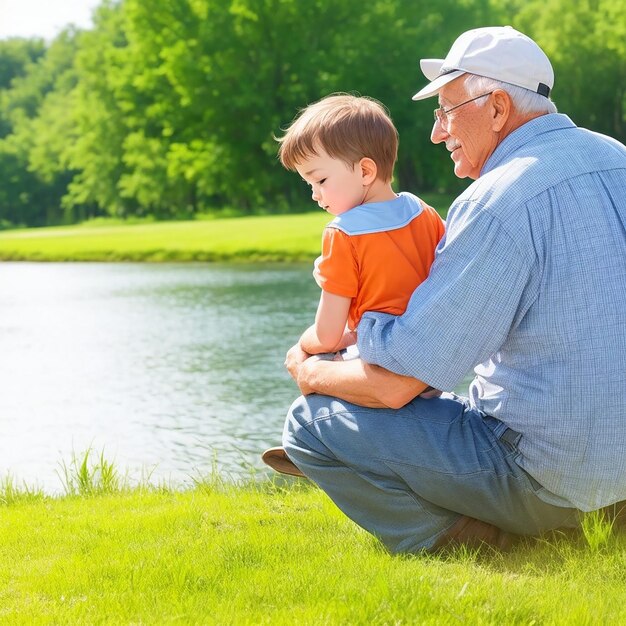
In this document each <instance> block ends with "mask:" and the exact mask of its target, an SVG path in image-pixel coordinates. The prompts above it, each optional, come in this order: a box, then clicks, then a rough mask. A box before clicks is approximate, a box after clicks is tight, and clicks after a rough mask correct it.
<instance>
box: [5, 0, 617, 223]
mask: <svg viewBox="0 0 626 626" xmlns="http://www.w3.org/2000/svg"><path fill="white" fill-rule="evenodd" d="M624 10H625V7H624V0H619V1H618V2H614V1H612V0H586V1H585V2H581V3H576V4H574V5H572V4H571V3H566V2H565V0H541V1H540V0H528V1H524V2H522V0H463V1H461V2H459V1H458V0H440V1H439V2H438V3H434V4H433V3H432V2H431V3H427V2H426V1H425V0H376V1H375V2H367V3H363V2H360V1H357V0H343V1H342V2H340V3H337V2H335V1H334V0H226V1H222V0H103V2H102V4H101V5H100V7H99V8H98V10H97V11H96V14H95V25H94V28H93V29H92V30H90V31H86V32H77V31H74V30H68V31H66V32H64V33H62V34H61V35H60V36H59V37H58V38H57V39H56V40H54V41H53V42H52V44H51V45H49V46H48V47H47V48H46V47H44V44H43V43H42V42H41V41H38V40H33V41H28V40H8V41H5V42H0V169H1V170H2V172H3V178H2V180H1V181H0V224H2V225H3V226H6V225H7V224H15V225H19V224H26V225H42V224H59V223H69V222H75V221H78V220H83V219H85V218H89V217H94V216H99V215H109V216H113V217H121V218H124V217H129V216H138V217H142V216H156V217H157V218H172V217H176V218H180V217H184V216H186V217H191V216H193V215H195V214H198V213H203V212H207V211H210V210H212V209H215V208H217V207H222V206H228V207H232V208H234V209H235V210H237V211H239V212H243V213H245V212H257V211H258V210H260V209H264V208H265V209H271V210H274V211H280V212H287V211H292V210H293V208H294V207H298V208H299V207H300V206H301V205H302V204H303V203H304V202H306V201H307V199H308V198H307V192H306V191H305V188H304V186H303V185H302V184H301V183H300V182H299V180H298V177H297V176H294V175H293V174H292V173H289V172H285V171H283V169H282V168H281V167H280V165H279V163H278V161H277V159H276V142H275V140H274V136H276V135H280V134H281V129H282V128H284V127H286V126H287V125H288V124H289V122H290V121H291V120H292V119H293V117H294V115H295V114H296V113H297V111H298V110H299V109H300V108H302V107H304V106H306V105H307V104H309V103H311V102H313V101H315V100H318V99H319V98H321V97H323V96H325V95H327V94H329V93H332V92H337V91H342V92H356V93H360V94H364V95H368V96H371V97H374V98H377V99H379V100H380V101H382V102H383V103H384V104H385V105H386V106H387V107H388V109H389V111H390V113H391V115H392V117H393V119H394V121H395V123H396V125H397V127H398V129H399V133H400V140H401V141H400V151H399V160H398V166H397V168H396V186H397V188H399V189H407V190H410V191H414V192H417V193H418V194H422V193H424V192H425V191H433V190H437V191H442V190H445V191H447V192H449V193H457V192H458V191H459V190H460V189H461V188H463V187H464V186H465V185H466V184H467V181H459V180H458V179H456V178H455V177H454V175H453V173H452V168H451V167H450V162H449V158H448V155H447V153H446V152H445V150H442V149H441V147H437V146H433V145H432V144H431V143H430V142H429V140H428V137H429V134H430V130H431V123H432V122H431V120H432V117H431V116H432V113H431V109H432V108H433V103H434V101H433V100H429V101H426V102H418V103H414V102H412V101H411V95H412V94H413V93H414V92H415V91H416V90H417V89H418V88H419V87H420V86H421V85H422V84H423V83H424V82H425V81H424V78H423V76H422V75H421V72H420V71H419V64H418V61H419V59H420V58H422V57H435V56H441V55H444V54H445V52H446V51H447V50H448V48H449V46H450V43H451V42H452V41H453V40H454V39H455V38H456V37H457V36H458V34H459V33H461V32H462V31H464V30H466V29H468V28H472V27H477V26H483V25H488V24H502V23H510V24H512V25H513V26H516V27H517V28H519V29H521V30H523V31H525V32H527V33H528V34H529V35H531V36H533V37H535V38H536V39H537V41H538V42H539V43H540V44H541V45H542V46H543V47H544V49H545V50H546V52H547V53H548V55H549V56H550V57H551V59H552V60H553V63H554V66H555V70H556V76H557V78H556V87H555V90H554V97H555V99H556V101H557V104H558V105H559V107H560V110H562V111H563V112H565V113H568V114H570V115H571V117H572V118H573V119H574V121H575V122H577V123H578V124H580V125H582V126H587V127H589V128H591V129H593V130H598V131H600V132H604V133H607V134H609V135H612V136H614V137H616V138H617V139H619V140H621V141H624V140H625V139H626V136H625V134H626V129H625V125H624V122H625V119H626V95H625V89H626V87H625V85H626V43H625V42H626V21H625V20H624V19H623V17H624Z"/></svg>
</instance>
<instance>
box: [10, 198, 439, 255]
mask: <svg viewBox="0 0 626 626" xmlns="http://www.w3.org/2000/svg"><path fill="white" fill-rule="evenodd" d="M424 199H425V200H426V201H427V202H429V203H430V204H432V205H433V206H435V207H437V208H438V209H440V210H441V209H442V208H443V210H444V211H445V209H447V207H448V205H449V200H450V198H448V197H445V196H426V197H425V198H424ZM329 221H330V217H329V216H328V214H326V213H324V212H323V211H315V212H311V213H300V214H295V215H264V216H251V217H236V218H216V219H198V220H189V221H178V222H150V221H143V222H139V223H130V224H120V223H119V220H110V221H107V220H99V221H97V222H95V223H91V224H89V223H87V224H79V225H76V226H58V227H53V228H31V229H18V230H10V231H3V232H0V260H2V261H154V262H158V261H254V262H256V261H310V260H311V259H313V258H315V257H316V256H317V255H318V254H319V249H320V242H321V233H322V229H323V227H324V225H325V224H326V223H328V222H329Z"/></svg>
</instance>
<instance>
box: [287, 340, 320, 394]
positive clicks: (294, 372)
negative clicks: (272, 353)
mask: <svg viewBox="0 0 626 626" xmlns="http://www.w3.org/2000/svg"><path fill="white" fill-rule="evenodd" d="M310 360H312V361H317V360H318V358H317V357H315V356H311V355H310V354H309V353H308V352H305V351H304V350H303V349H302V348H301V346H300V343H297V344H296V345H295V346H293V347H291V348H290V349H289V350H288V351H287V355H286V356H285V367H286V368H287V371H288V372H289V374H290V375H291V377H292V378H293V379H294V380H295V381H296V384H297V385H298V387H299V388H300V391H301V392H302V395H304V396H306V395H308V394H309V393H313V389H311V388H310V387H309V385H308V384H307V383H306V376H304V374H305V371H304V370H305V369H306V367H307V365H306V363H307V361H310Z"/></svg>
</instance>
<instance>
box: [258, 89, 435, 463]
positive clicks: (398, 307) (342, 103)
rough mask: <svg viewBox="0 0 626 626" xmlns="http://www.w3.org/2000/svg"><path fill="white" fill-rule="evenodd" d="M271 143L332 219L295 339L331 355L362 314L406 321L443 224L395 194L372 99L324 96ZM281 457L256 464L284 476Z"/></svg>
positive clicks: (391, 130)
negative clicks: (310, 317) (313, 301)
mask: <svg viewBox="0 0 626 626" xmlns="http://www.w3.org/2000/svg"><path fill="white" fill-rule="evenodd" d="M278 141H279V142H280V148H279V152H278V154H279V157H280V160H281V163H282V164H283V166H284V167H286V168H287V169H289V170H293V171H297V172H298V174H300V176H301V177H302V178H303V179H304V181H305V182H306V183H307V184H308V185H309V186H310V187H311V190H312V197H313V200H314V201H315V202H317V203H318V205H319V206H320V208H322V209H324V210H325V211H328V212H329V213H330V214H331V215H334V216H335V219H333V220H332V221H331V222H330V223H329V224H328V225H327V226H326V228H325V229H324V233H323V238H322V255H321V256H320V257H319V258H318V259H317V261H316V262H315V269H314V272H313V274H314V276H315V279H316V281H317V283H318V285H319V286H320V287H321V289H322V292H321V296H320V301H319V305H318V308H317V314H316V316H315V323H314V324H313V325H312V326H311V327H309V328H308V329H307V330H306V331H305V332H304V333H303V334H302V336H301V337H300V346H301V347H302V349H303V350H304V351H305V352H308V353H309V354H319V353H324V352H335V351H337V350H340V349H342V348H345V347H346V346H348V345H350V344H353V343H355V342H356V335H355V332H354V331H355V329H356V327H357V326H358V323H359V321H360V319H361V316H362V315H363V313H364V312H365V311H380V312H384V313H391V314H393V315H400V314H402V313H404V311H405V309H406V306H407V304H408V301H409V298H410V297H411V294H412V293H413V291H414V290H415V288H416V287H417V286H418V285H419V284H420V283H421V282H422V281H423V280H425V279H426V277H427V276H428V272H429V270H430V266H431V264H432V262H433V260H434V256H435V248H436V246H437V244H438V243H439V240H440V239H441V237H442V235H443V233H444V223H443V221H442V219H441V218H440V217H439V215H438V214H437V212H436V211H435V210H434V209H433V208H432V207H430V206H428V205H427V204H425V203H424V202H423V201H421V200H420V199H419V198H417V197H416V196H414V195H412V194H410V193H406V192H402V193H400V194H396V193H395V192H394V191H393V189H392V187H391V180H392V175H393V168H394V165H395V162H396V158H397V152H398V134H397V131H396V129H395V127H394V125H393V122H392V121H391V119H390V118H389V116H388V115H387V113H386V111H385V109H384V108H383V106H382V105H381V104H380V103H378V102H376V101H375V100H372V99H370V98H364V97H356V96H351V95H333V96H329V97H326V98H324V99H322V100H320V101H319V102H316V103H315V104H312V105H310V106H308V107H307V108H306V109H304V110H303V111H302V112H301V113H300V115H298V116H297V117H296V119H295V120H294V122H293V123H292V124H291V126H290V127H289V128H288V129H287V132H286V133H285V135H284V136H283V137H281V138H279V139H278ZM281 450H282V449H281V448H272V449H271V450H268V451H267V452H266V453H265V454H264V455H263V460H264V461H265V462H266V463H268V464H269V465H271V466H272V467H274V469H278V470H279V471H285V466H284V464H283V463H282V460H284V461H286V462H287V466H286V468H287V469H289V464H290V461H289V460H288V459H287V458H285V455H284V451H282V452H281ZM281 459H282V460H281ZM291 466H292V467H293V468H295V466H293V464H291ZM296 469H297V468H296ZM287 473H295V472H293V471H291V472H287Z"/></svg>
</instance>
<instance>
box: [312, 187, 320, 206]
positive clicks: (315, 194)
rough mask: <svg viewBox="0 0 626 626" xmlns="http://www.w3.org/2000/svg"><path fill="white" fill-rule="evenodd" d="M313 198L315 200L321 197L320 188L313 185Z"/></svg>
mask: <svg viewBox="0 0 626 626" xmlns="http://www.w3.org/2000/svg"><path fill="white" fill-rule="evenodd" d="M311 198H313V201H314V202H317V201H318V200H319V199H320V194H319V189H317V187H311Z"/></svg>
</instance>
